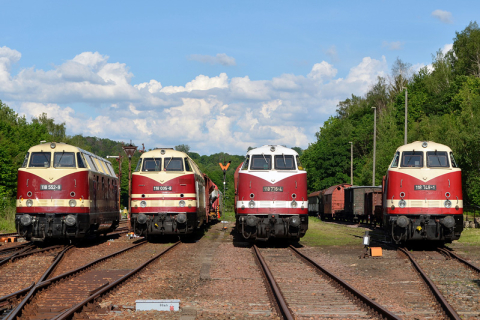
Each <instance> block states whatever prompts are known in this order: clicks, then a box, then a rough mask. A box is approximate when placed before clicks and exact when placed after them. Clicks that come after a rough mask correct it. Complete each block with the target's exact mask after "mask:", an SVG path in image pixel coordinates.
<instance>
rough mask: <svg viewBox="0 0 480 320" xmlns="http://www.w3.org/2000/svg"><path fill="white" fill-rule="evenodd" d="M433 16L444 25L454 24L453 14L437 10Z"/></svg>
mask: <svg viewBox="0 0 480 320" xmlns="http://www.w3.org/2000/svg"><path fill="white" fill-rule="evenodd" d="M432 16H434V17H435V18H437V19H438V20H440V21H441V22H443V23H448V24H451V23H453V20H452V13H451V12H448V11H443V10H440V9H437V10H435V11H433V12H432Z"/></svg>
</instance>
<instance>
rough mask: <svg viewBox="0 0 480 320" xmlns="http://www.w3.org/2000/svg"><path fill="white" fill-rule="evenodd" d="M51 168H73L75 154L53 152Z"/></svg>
mask: <svg viewBox="0 0 480 320" xmlns="http://www.w3.org/2000/svg"><path fill="white" fill-rule="evenodd" d="M53 166H54V167H55V168H75V153H73V152H55V154H54V156H53Z"/></svg>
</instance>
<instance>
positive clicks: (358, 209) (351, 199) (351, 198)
mask: <svg viewBox="0 0 480 320" xmlns="http://www.w3.org/2000/svg"><path fill="white" fill-rule="evenodd" d="M344 191H345V208H344V211H343V212H342V213H341V216H342V218H343V219H345V220H347V221H359V222H366V221H367V220H368V218H369V217H368V214H366V213H365V193H368V192H374V191H377V192H381V191H382V187H373V186H352V187H349V188H345V190H344Z"/></svg>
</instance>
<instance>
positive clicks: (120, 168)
mask: <svg viewBox="0 0 480 320" xmlns="http://www.w3.org/2000/svg"><path fill="white" fill-rule="evenodd" d="M108 158H115V159H116V160H117V162H118V188H117V193H118V210H120V203H121V201H120V196H121V195H122V192H121V190H122V158H123V156H121V155H118V156H107V159H108Z"/></svg>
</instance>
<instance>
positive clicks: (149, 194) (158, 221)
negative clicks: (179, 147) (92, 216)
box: [130, 148, 215, 237]
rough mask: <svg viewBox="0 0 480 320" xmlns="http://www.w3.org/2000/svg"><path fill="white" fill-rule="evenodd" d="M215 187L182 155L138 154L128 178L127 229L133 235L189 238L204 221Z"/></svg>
mask: <svg viewBox="0 0 480 320" xmlns="http://www.w3.org/2000/svg"><path fill="white" fill-rule="evenodd" d="M214 189H215V184H213V182H211V180H210V179H208V177H207V176H206V175H204V174H202V172H201V171H200V169H199V168H198V166H197V165H196V164H195V162H194V161H193V160H192V159H191V158H190V157H189V156H188V155H187V154H186V153H184V152H181V151H176V150H173V149H168V148H163V149H155V150H152V151H148V152H145V153H143V154H142V156H141V157H140V160H139V161H138V164H137V168H136V169H135V172H134V173H133V174H132V203H131V208H132V217H131V221H130V223H131V226H132V228H133V230H134V232H135V234H137V235H141V236H147V237H151V236H157V235H165V234H179V235H184V234H189V233H192V232H193V231H194V230H195V229H197V228H199V227H200V226H201V225H202V224H203V223H204V222H206V221H208V217H209V213H210V206H209V204H210V193H211V192H213V190H214Z"/></svg>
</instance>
